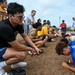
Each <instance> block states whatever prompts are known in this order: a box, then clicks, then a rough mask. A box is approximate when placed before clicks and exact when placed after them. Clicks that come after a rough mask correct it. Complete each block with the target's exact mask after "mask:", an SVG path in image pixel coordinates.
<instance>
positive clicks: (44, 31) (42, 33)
mask: <svg viewBox="0 0 75 75" xmlns="http://www.w3.org/2000/svg"><path fill="white" fill-rule="evenodd" d="M37 34H38V36H42V35H46V34H48V28H47V26H43V27H42V30H41V31H38V33H37Z"/></svg>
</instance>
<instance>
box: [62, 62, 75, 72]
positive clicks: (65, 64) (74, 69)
mask: <svg viewBox="0 0 75 75" xmlns="http://www.w3.org/2000/svg"><path fill="white" fill-rule="evenodd" d="M62 66H63V67H64V68H66V69H68V70H71V71H73V72H75V68H74V67H71V66H69V65H68V64H67V63H66V62H63V63H62Z"/></svg>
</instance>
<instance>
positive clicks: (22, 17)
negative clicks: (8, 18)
mask: <svg viewBox="0 0 75 75" xmlns="http://www.w3.org/2000/svg"><path fill="white" fill-rule="evenodd" d="M16 18H18V19H19V20H23V19H24V18H25V16H17V17H16Z"/></svg>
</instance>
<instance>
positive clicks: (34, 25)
mask: <svg viewBox="0 0 75 75" xmlns="http://www.w3.org/2000/svg"><path fill="white" fill-rule="evenodd" d="M32 26H33V28H38V27H39V26H42V24H41V23H40V22H36V23H35V24H33V25H32Z"/></svg>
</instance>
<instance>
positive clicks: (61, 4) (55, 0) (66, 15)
mask: <svg viewBox="0 0 75 75" xmlns="http://www.w3.org/2000/svg"><path fill="white" fill-rule="evenodd" d="M7 1H8V3H9V2H17V3H20V4H22V5H23V6H24V7H25V9H26V11H25V16H27V15H29V14H30V12H31V10H32V9H35V10H36V11H37V13H36V16H35V19H36V20H37V19H38V18H41V19H42V20H44V19H46V20H50V21H51V25H56V26H59V23H60V21H61V20H63V19H64V20H65V22H66V24H67V26H72V22H73V21H72V17H75V0H12V1H11V0H7Z"/></svg>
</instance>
